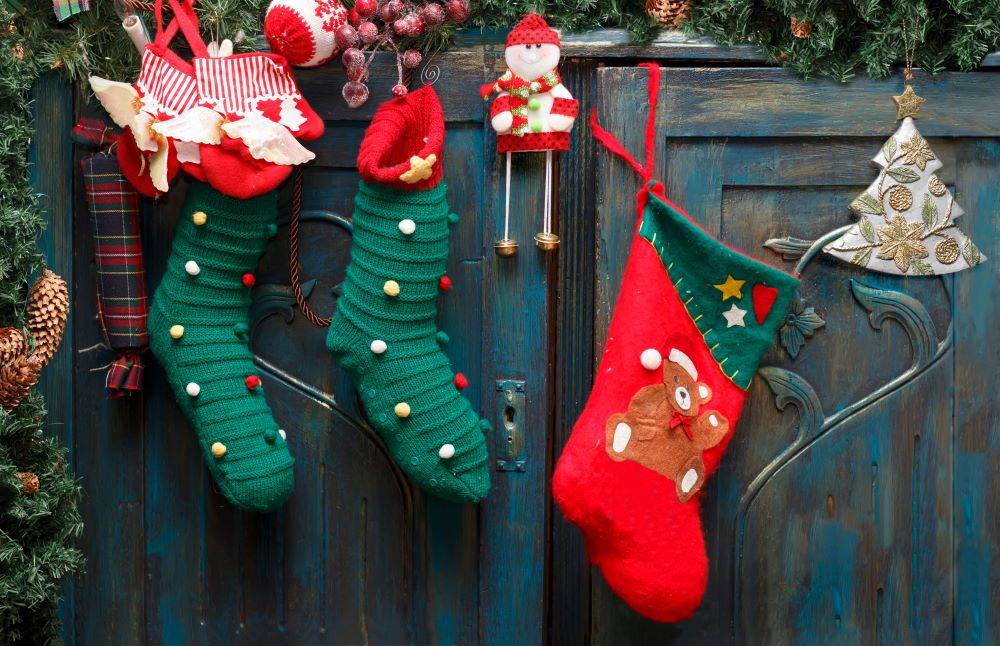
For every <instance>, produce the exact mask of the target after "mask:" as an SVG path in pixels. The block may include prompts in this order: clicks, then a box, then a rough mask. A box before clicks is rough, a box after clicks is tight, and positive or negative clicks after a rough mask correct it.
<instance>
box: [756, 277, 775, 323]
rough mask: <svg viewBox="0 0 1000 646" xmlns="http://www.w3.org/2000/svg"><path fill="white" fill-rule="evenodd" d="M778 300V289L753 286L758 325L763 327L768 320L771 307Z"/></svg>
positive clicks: (758, 285)
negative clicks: (765, 320)
mask: <svg viewBox="0 0 1000 646" xmlns="http://www.w3.org/2000/svg"><path fill="white" fill-rule="evenodd" d="M777 299H778V288H777V287H768V286H767V285H760V284H757V285H754V286H753V313H754V315H755V316H756V317H757V325H762V324H763V323H764V319H766V318H767V314H768V312H770V311H771V306H772V305H774V301H776V300H777Z"/></svg>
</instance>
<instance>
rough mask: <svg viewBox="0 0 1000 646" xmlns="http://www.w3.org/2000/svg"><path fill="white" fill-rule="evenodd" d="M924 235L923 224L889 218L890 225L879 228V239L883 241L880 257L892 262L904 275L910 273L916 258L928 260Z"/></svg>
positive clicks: (895, 216) (893, 217)
mask: <svg viewBox="0 0 1000 646" xmlns="http://www.w3.org/2000/svg"><path fill="white" fill-rule="evenodd" d="M923 234H924V224H923V222H907V221H906V220H904V219H903V218H902V216H900V215H894V216H892V217H891V218H889V223H888V224H886V225H884V226H881V227H879V229H878V237H879V238H880V239H881V240H882V247H881V248H880V249H879V252H878V257H879V258H881V259H882V260H892V261H894V262H895V263H896V266H897V267H899V271H901V272H903V273H904V274H905V273H906V272H907V271H909V269H910V263H911V262H913V259H914V258H926V257H927V255H928V254H927V247H925V246H924V245H923V243H922V242H921V239H922V237H923Z"/></svg>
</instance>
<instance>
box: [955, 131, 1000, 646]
mask: <svg viewBox="0 0 1000 646" xmlns="http://www.w3.org/2000/svg"><path fill="white" fill-rule="evenodd" d="M998 166H1000V141H997V140H996V139H992V140H979V141H974V140H970V141H963V142H962V145H961V146H960V147H959V154H958V160H957V170H956V176H957V178H958V182H959V185H960V186H961V187H962V190H961V191H960V193H959V194H958V196H957V199H958V200H959V203H960V204H961V205H962V207H963V208H964V209H965V210H966V212H967V213H970V214H971V213H975V214H976V217H975V218H973V217H970V216H968V215H966V216H965V217H963V218H962V219H961V220H960V221H959V222H961V223H962V225H961V226H962V227H963V229H964V230H965V232H966V233H967V234H968V235H969V236H970V237H971V238H972V239H973V240H975V241H976V243H977V244H978V245H979V247H980V249H981V250H982V252H983V254H984V255H985V256H986V257H987V258H989V260H988V261H987V262H988V264H986V265H981V271H977V272H974V273H972V275H969V276H964V275H963V276H958V277H956V279H955V283H954V295H955V296H954V300H953V301H952V311H953V313H954V318H955V355H954V361H953V363H952V365H951V366H950V369H951V370H952V371H953V373H954V380H955V406H954V409H953V411H952V414H953V426H954V428H955V438H954V447H955V448H954V451H955V464H954V492H953V495H954V501H955V503H954V504H955V510H954V512H955V513H954V517H953V520H952V531H953V532H954V536H955V540H954V549H955V552H954V563H955V573H954V580H955V608H954V613H955V618H954V642H955V643H956V644H963V645H964V644H981V643H989V642H991V641H994V642H995V641H996V639H997V635H998V628H997V622H998V619H997V617H998V616H1000V590H998V588H997V585H996V580H997V563H998V562H1000V535H998V533H997V527H1000V470H998V469H997V465H998V464H1000V413H998V407H1000V405H998V403H997V390H998V389H997V383H998V375H1000V331H998V328H997V325H996V321H997V320H998V318H1000V302H998V299H997V285H1000V263H997V262H994V261H993V259H994V258H1000V236H998V235H997V231H998V228H1000V222H998V216H997V210H998V208H997V207H998V205H1000V197H998V196H997V175H998V172H997V168H998ZM984 214H992V217H983V215H984ZM963 278H964V280H963Z"/></svg>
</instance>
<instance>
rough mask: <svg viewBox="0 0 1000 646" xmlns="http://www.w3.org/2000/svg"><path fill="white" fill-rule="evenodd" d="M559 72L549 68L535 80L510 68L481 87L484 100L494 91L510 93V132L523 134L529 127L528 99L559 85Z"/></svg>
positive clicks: (480, 92)
mask: <svg viewBox="0 0 1000 646" xmlns="http://www.w3.org/2000/svg"><path fill="white" fill-rule="evenodd" d="M559 83H560V79H559V72H557V71H555V70H549V71H548V72H546V73H545V74H542V75H541V76H540V77H538V78H537V79H536V80H534V81H529V80H527V79H524V78H521V77H520V76H518V75H517V74H515V73H514V72H512V71H510V69H508V70H507V71H506V72H504V73H503V75H502V76H501V77H500V78H498V79H497V80H496V82H495V83H487V84H485V85H483V86H482V87H480V88H479V95H480V96H482V97H483V100H484V101H485V100H487V99H489V98H490V95H491V94H493V93H494V92H497V93H499V92H508V93H509V94H510V113H511V115H513V119H512V121H511V127H510V132H511V134H513V135H517V136H521V135H523V134H524V132H525V131H526V130H527V129H528V101H529V99H531V97H532V96H533V95H535V94H542V93H543V92H549V91H550V90H552V88H554V87H555V86H557V85H559Z"/></svg>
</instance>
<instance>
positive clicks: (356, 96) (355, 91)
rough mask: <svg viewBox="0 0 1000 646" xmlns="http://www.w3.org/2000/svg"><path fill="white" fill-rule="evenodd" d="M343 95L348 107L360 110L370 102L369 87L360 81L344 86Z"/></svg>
mask: <svg viewBox="0 0 1000 646" xmlns="http://www.w3.org/2000/svg"><path fill="white" fill-rule="evenodd" d="M341 94H342V95H343V96H344V101H345V102H346V103H347V105H348V107H351V108H360V107H361V106H363V105H364V104H365V101H367V100H368V86H367V85H365V84H364V83H359V82H358V81H350V82H348V83H345V84H344V89H343V91H342V92H341Z"/></svg>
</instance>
